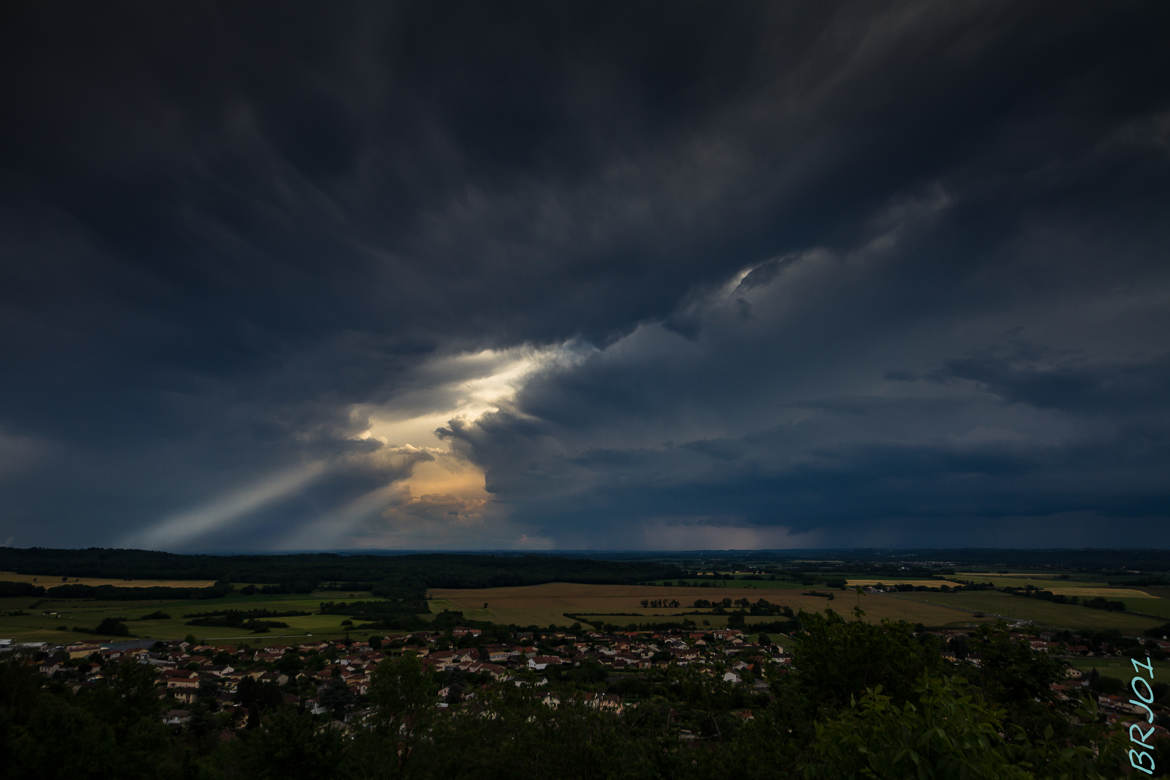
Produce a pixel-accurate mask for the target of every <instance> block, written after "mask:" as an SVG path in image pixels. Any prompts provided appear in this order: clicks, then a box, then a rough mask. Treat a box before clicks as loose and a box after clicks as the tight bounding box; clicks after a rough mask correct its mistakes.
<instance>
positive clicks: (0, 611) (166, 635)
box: [0, 591, 385, 644]
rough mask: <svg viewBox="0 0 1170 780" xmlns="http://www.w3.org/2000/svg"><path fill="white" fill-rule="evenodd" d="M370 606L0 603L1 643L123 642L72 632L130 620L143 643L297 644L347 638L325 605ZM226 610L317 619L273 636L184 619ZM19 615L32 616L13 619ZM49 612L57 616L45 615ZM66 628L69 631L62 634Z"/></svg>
mask: <svg viewBox="0 0 1170 780" xmlns="http://www.w3.org/2000/svg"><path fill="white" fill-rule="evenodd" d="M358 600H366V601H369V600H371V597H370V594H369V593H368V592H365V593H363V592H354V591H347V592H338V591H317V592H315V593H307V594H304V595H261V594H254V595H251V596H244V595H231V596H225V597H223V598H217V599H181V600H159V601H94V600H87V599H76V600H73V599H47V598H43V597H16V598H3V599H0V638H4V639H13V640H15V641H17V642H27V641H41V640H44V641H53V642H75V641H103V640H109V639H118V638H123V637H105V636H101V635H97V634H88V633H84V632H77V631H73V630H72V628H73V627H75V626H80V627H82V628H93V627H95V626H97V625H98V623H100V622H101V621H102V620H103V619H105V618H108V617H122V618H126V619H127V621H126V626H127V628H129V630H130V633H131V634H133V635H134V636H135V637H138V638H150V639H182V638H184V637H186V636H187V635H188V634H193V635H194V636H195V637H197V638H198V639H200V640H207V641H225V642H232V641H239V642H244V641H246V642H248V643H250V644H282V643H288V642H294V641H297V639H298V638H301V637H303V636H304V635H305V634H309V633H311V634H312V635H313V637H314V638H325V639H333V638H342V637H344V636H345V635H346V629H345V627H343V626H342V625H341V622H342V621H343V620H347V619H348V618H347V616H345V615H321V614H317V610H318V607H319V605H320V603H321V602H322V601H358ZM222 609H239V610H247V609H269V610H276V611H291V610H296V611H303V612H310V613H313V614H309V615H298V616H289V617H275V618H270V619H271V620H278V621H281V622H283V623H288V625H289V627H288V628H274V629H272V630H271V631H269V632H268V633H260V634H256V633H251V632H249V631H248V630H247V629H240V628H231V627H227V626H189V625H187V623H186V621H187V620H189V619H190V618H186V617H184V615H187V614H189V613H194V612H210V611H214V610H222ZM16 611H23V612H25V613H27V614H24V615H13V614H10V613H12V612H16ZM158 611H161V612H165V613H167V614H168V615H169V616H170V617H169V618H168V619H165V620H140V619H139V618H142V617H143V616H145V615H148V614H150V613H153V612H158ZM46 612H49V613H56V614H44V613H46ZM60 626H65V627H67V629H68V630H66V631H60V630H58V627H60ZM371 633H383V634H384V633H385V632H384V631H381V632H370V631H352V632H350V636H352V637H353V638H355V639H363V638H365V637H366V635H368V634H371Z"/></svg>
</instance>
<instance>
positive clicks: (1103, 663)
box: [1065, 655, 1162, 682]
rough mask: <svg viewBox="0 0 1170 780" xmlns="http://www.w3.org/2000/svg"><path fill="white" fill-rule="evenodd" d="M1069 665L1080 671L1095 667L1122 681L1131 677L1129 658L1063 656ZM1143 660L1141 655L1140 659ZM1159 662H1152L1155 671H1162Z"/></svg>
mask: <svg viewBox="0 0 1170 780" xmlns="http://www.w3.org/2000/svg"><path fill="white" fill-rule="evenodd" d="M1065 660H1066V661H1068V663H1069V665H1070V666H1072V667H1075V668H1077V669H1080V670H1081V671H1082V672H1087V671H1089V670H1090V669H1096V670H1097V673H1098V674H1101V675H1104V676H1106V677H1115V678H1117V679H1118V680H1121V681H1123V682H1129V678H1131V677H1133V673H1134V672H1133V664H1132V663H1130V660H1129V658H1084V657H1081V656H1070V657H1067V658H1065ZM1140 660H1142V661H1145V656H1144V655H1143V656H1142V658H1141V659H1140ZM1160 665H1161V664H1159V662H1157V661H1155V662H1154V671H1155V673H1157V672H1160V671H1162V670H1161V669H1160V668H1159V666H1160Z"/></svg>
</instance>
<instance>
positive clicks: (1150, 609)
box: [1121, 587, 1170, 622]
mask: <svg viewBox="0 0 1170 780" xmlns="http://www.w3.org/2000/svg"><path fill="white" fill-rule="evenodd" d="M1143 590H1144V591H1146V592H1147V593H1148V594H1149V598H1122V599H1121V601H1123V602H1125V608H1126V609H1128V610H1130V611H1131V612H1141V613H1143V614H1146V615H1154V616H1155V617H1160V618H1164V619H1165V620H1166V621H1167V622H1170V588H1166V587H1154V588H1143Z"/></svg>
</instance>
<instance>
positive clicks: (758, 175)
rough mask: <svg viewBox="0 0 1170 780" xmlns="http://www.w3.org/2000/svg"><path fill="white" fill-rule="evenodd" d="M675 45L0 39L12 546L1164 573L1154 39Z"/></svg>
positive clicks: (560, 32)
mask: <svg viewBox="0 0 1170 780" xmlns="http://www.w3.org/2000/svg"><path fill="white" fill-rule="evenodd" d="M662 13H663V11H662V9H661V6H658V5H642V4H637V3H635V4H633V5H631V4H628V3H627V4H623V5H621V6H620V7H619V6H616V5H615V6H607V5H605V4H602V5H600V6H599V5H596V4H593V5H590V6H588V7H586V6H581V7H580V8H565V7H561V6H556V5H552V6H548V7H538V6H534V5H531V4H529V5H525V6H517V7H511V6H507V5H505V6H499V5H485V6H482V7H479V6H465V7H459V8H454V9H444V10H443V12H442V15H441V17H438V16H436V10H435V8H434V7H433V6H432V5H430V4H426V3H410V2H405V3H389V4H387V3H357V4H354V5H351V6H348V7H347V8H346V9H344V10H338V9H330V12H329V13H328V14H325V13H324V12H322V10H321V9H320V8H319V7H318V6H313V5H309V4H303V5H301V4H297V3H293V4H291V5H288V4H286V5H285V6H284V7H282V13H281V14H280V15H279V16H273V15H272V14H271V13H270V12H267V11H266V10H264V9H248V8H228V9H224V8H213V7H211V6H202V5H198V4H196V5H193V6H191V7H190V8H188V9H186V10H185V11H184V14H182V15H180V16H176V15H175V14H174V13H173V12H172V10H170V9H161V8H160V9H152V8H146V7H143V8H136V9H123V8H110V7H107V6H103V7H102V8H100V9H98V8H95V9H93V10H92V11H91V10H86V9H76V11H75V13H73V14H72V15H71V16H69V17H68V18H66V19H62V18H60V16H59V15H56V14H55V13H54V12H53V11H52V10H51V9H49V8H48V7H33V6H30V7H28V8H26V9H23V10H21V11H19V12H18V13H16V14H14V15H13V18H12V19H11V22H10V23H9V24H7V25H5V27H6V29H5V32H6V33H7V34H8V36H9V38H10V40H8V41H7V42H6V45H5V46H4V47H3V48H2V49H0V51H2V52H3V53H2V54H0V57H3V58H4V59H5V63H4V64H5V65H6V68H7V72H9V73H12V74H14V76H15V78H14V79H13V88H12V90H11V96H10V105H11V107H12V112H11V113H12V115H13V116H14V117H16V119H15V120H14V121H11V122H7V123H5V125H4V127H3V128H2V129H0V133H2V134H3V140H4V142H5V148H7V149H10V150H14V151H15V152H17V153H14V154H13V155H11V156H10V160H9V163H8V164H6V167H5V177H4V182H5V183H4V185H3V195H4V197H3V198H0V258H2V262H0V354H2V355H3V358H4V361H3V364H4V371H3V373H2V375H0V497H2V498H3V505H2V507H0V540H10V541H9V542H8V543H11V544H18V545H32V544H41V545H50V544H54V545H60V544H77V545H112V544H126V545H136V546H148V547H162V548H167V549H209V550H226V549H319V548H351V547H353V548H356V547H365V548H377V547H394V548H421V547H427V548H513V547H522V548H549V547H588V548H622V547H636V548H643V547H648V548H687V547H761V546H763V547H784V546H800V545H853V544H862V545H930V544H939V545H961V544H978V545H994V544H1003V545H1020V544H1026V545H1040V546H1051V545H1104V546H1113V545H1121V544H1124V543H1132V540H1134V539H1139V538H1140V539H1141V540H1142V542H1143V543H1149V544H1162V545H1165V544H1168V543H1170V536H1168V534H1170V531H1167V530H1166V529H1167V528H1170V524H1167V523H1166V522H1165V521H1166V520H1167V509H1166V507H1167V506H1170V501H1168V499H1170V491H1168V489H1167V487H1166V484H1165V482H1166V480H1165V478H1164V475H1165V474H1166V473H1168V472H1170V393H1168V392H1167V390H1168V389H1170V381H1168V380H1170V368H1168V366H1170V340H1168V339H1167V335H1166V334H1167V333H1170V266H1168V265H1167V263H1166V252H1165V247H1166V246H1168V245H1170V235H1168V234H1170V223H1168V222H1167V220H1166V218H1165V216H1166V215H1165V205H1164V204H1165V203H1166V202H1167V200H1168V198H1170V89H1168V88H1167V86H1166V83H1165V78H1164V74H1165V73H1167V72H1170V49H1168V48H1167V47H1166V46H1165V31H1166V29H1168V27H1170V25H1168V24H1167V22H1170V18H1168V17H1170V11H1168V10H1167V8H1165V7H1164V6H1163V4H1157V3H1109V4H1101V5H1100V6H1092V5H1090V6H1078V7H1077V8H1075V9H1074V8H1069V7H1067V6H1062V7H1060V8H1055V7H1053V8H1048V7H1044V6H1033V5H1028V6H1023V5H1021V4H1018V3H1007V2H1003V3H997V2H992V3H986V2H984V3H965V2H956V3H945V4H939V3H924V2H897V3H892V4H885V5H881V6H877V5H873V4H866V3H844V2H843V3H815V4H804V5H791V4H788V5H777V4H774V3H742V4H737V5H736V6H735V7H734V8H731V9H728V8H722V7H720V8H716V7H714V6H701V5H688V6H677V7H672V8H671V9H670V12H669V13H670V18H669V23H664V19H663V17H662ZM1120 528H1125V529H1127V531H1126V533H1127V536H1125V538H1124V539H1123V538H1120V537H1119V530H1118V529H1120ZM1126 540H1129V541H1128V542H1127V541H1126Z"/></svg>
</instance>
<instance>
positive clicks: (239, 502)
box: [122, 461, 328, 549]
mask: <svg viewBox="0 0 1170 780" xmlns="http://www.w3.org/2000/svg"><path fill="white" fill-rule="evenodd" d="M327 470H328V466H327V465H326V464H325V463H324V462H322V461H316V462H313V463H307V464H305V465H303V466H297V467H296V468H292V469H288V470H287V471H282V472H280V473H279V474H275V475H272V476H269V477H267V478H266V479H263V480H261V481H259V482H255V483H253V484H251V485H248V486H247V487H245V488H242V489H240V490H238V491H235V492H233V493H230V494H228V495H226V496H222V497H220V498H217V499H215V500H213V501H211V502H210V503H208V504H205V505H203V506H200V507H197V508H195V509H192V510H190V511H187V512H183V513H181V514H177V515H173V516H172V517H169V518H167V519H165V520H162V521H161V522H159V523H157V524H156V525H154V526H151V527H150V528H147V529H145V530H142V531H138V532H135V533H133V534H130V535H129V536H128V537H126V538H125V539H124V540H123V542H122V543H123V544H125V545H130V546H137V547H144V548H147V549H171V548H174V547H181V546H183V545H185V544H187V543H188V542H190V541H191V540H193V539H196V538H197V537H200V536H203V535H206V534H209V533H211V532H213V531H218V530H221V529H223V528H226V527H227V526H229V525H231V524H232V523H234V522H235V521H237V520H239V519H241V518H243V517H245V516H247V515H249V514H251V513H252V512H255V511H256V510H257V509H259V508H260V507H262V506H264V505H266V504H269V503H272V502H273V501H277V500H279V499H282V498H284V497H286V496H289V495H292V494H293V493H295V492H296V491H298V490H300V489H302V488H304V487H306V486H307V485H308V484H309V483H310V482H312V481H313V480H315V479H317V478H318V477H320V476H321V475H323V474H324V473H325V472H326V471H327Z"/></svg>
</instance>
